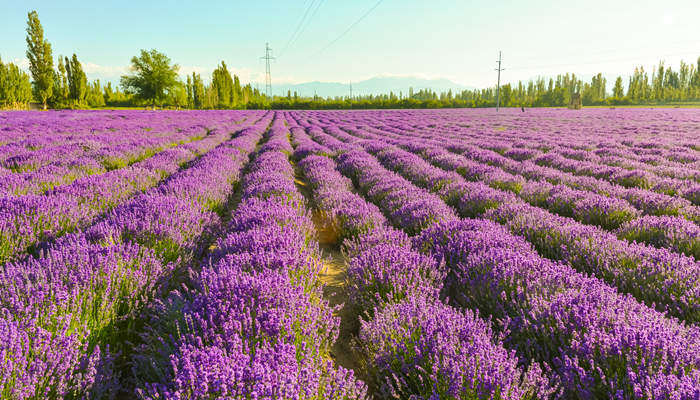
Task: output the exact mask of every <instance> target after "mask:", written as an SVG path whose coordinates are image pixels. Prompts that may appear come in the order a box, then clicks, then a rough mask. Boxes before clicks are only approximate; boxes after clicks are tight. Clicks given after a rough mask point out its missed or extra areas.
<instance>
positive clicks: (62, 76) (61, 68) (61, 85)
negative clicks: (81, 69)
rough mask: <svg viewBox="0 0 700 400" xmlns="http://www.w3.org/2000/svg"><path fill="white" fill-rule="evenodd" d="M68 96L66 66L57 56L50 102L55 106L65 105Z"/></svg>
mask: <svg viewBox="0 0 700 400" xmlns="http://www.w3.org/2000/svg"><path fill="white" fill-rule="evenodd" d="M69 95H70V92H69V88H68V75H67V70H66V65H65V64H64V63H63V57H62V56H58V71H55V75H54V85H53V100H52V102H53V103H55V104H56V105H62V104H65V103H66V102H67V101H68V97H69Z"/></svg>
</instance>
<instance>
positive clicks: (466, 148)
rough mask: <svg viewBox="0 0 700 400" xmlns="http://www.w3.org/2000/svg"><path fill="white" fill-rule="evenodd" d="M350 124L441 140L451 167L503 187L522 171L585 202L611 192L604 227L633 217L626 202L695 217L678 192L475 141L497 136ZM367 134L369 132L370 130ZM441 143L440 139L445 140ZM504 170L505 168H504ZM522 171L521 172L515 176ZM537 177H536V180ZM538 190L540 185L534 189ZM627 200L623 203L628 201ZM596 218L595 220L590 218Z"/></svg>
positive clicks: (514, 186)
mask: <svg viewBox="0 0 700 400" xmlns="http://www.w3.org/2000/svg"><path fill="white" fill-rule="evenodd" d="M353 125H354V124H346V129H349V130H351V131H354V132H356V133H358V134H361V133H360V132H365V134H370V135H371V134H372V133H375V134H377V133H378V134H379V135H380V136H382V137H386V136H388V137H390V138H393V139H398V140H400V139H403V138H404V137H405V136H406V135H409V136H410V137H411V138H412V143H416V142H418V143H421V144H422V145H423V146H424V147H436V146H439V147H442V146H443V145H445V147H446V148H447V149H449V150H450V151H451V152H455V153H458V154H460V155H462V156H464V157H465V158H467V159H462V158H461V157H450V156H452V154H451V153H447V152H443V153H447V154H439V155H437V156H439V157H440V158H442V159H444V161H443V162H445V163H447V164H448V165H450V166H452V167H453V168H457V169H459V170H461V171H463V172H462V173H464V174H467V175H468V176H469V177H470V178H471V179H478V180H484V181H486V182H487V183H489V184H491V185H495V186H500V187H502V188H504V189H508V190H512V191H516V192H517V191H520V190H521V188H522V186H523V185H525V184H526V183H527V182H528V181H527V180H525V179H523V178H522V177H525V178H528V179H531V180H534V181H542V180H546V181H548V182H550V183H552V184H554V185H560V186H559V187H557V188H556V189H558V190H559V191H561V190H565V191H568V193H567V194H568V195H569V196H577V195H578V196H583V197H591V199H590V200H588V202H589V203H590V202H597V203H605V200H607V202H611V200H610V199H609V197H612V198H616V199H619V200H614V201H613V204H611V205H609V206H608V208H613V207H615V208H617V209H616V210H615V211H616V212H617V214H618V215H617V216H616V218H615V219H613V220H612V221H601V222H603V223H604V224H605V226H606V227H613V228H614V227H617V225H619V223H621V222H625V221H628V220H629V219H632V218H635V217H636V216H637V215H638V213H637V212H635V211H634V210H632V209H631V208H632V206H633V207H635V208H637V209H638V210H639V211H641V212H643V213H645V214H650V215H682V216H684V217H685V218H687V219H689V220H691V221H696V222H697V221H700V209H699V208H698V207H696V206H693V205H692V204H691V203H690V201H688V200H686V199H682V198H676V197H671V196H668V195H666V194H660V193H655V192H652V191H649V190H646V189H640V188H626V187H623V186H620V185H616V184H611V183H609V182H607V181H605V180H600V179H597V178H593V177H585V176H578V175H574V174H571V173H569V172H563V171H560V170H557V169H554V168H551V167H547V166H543V165H538V164H535V163H533V162H530V161H528V160H526V159H524V158H523V157H520V156H519V155H518V153H510V152H506V153H505V154H506V155H509V156H510V157H513V159H511V158H509V157H506V156H504V155H502V154H499V153H497V152H495V151H493V150H489V149H488V148H483V147H479V146H478V145H477V144H480V145H483V146H485V147H492V146H489V143H502V140H503V139H500V140H499V141H497V142H496V141H494V142H486V143H485V141H484V140H483V139H481V140H479V141H476V140H465V139H464V138H463V137H451V138H449V139H450V140H449V141H448V142H445V137H441V136H437V135H423V134H421V133H420V132H419V133H416V132H415V131H412V130H410V129H407V128H403V129H399V128H395V127H385V126H381V125H380V126H381V128H382V129H377V128H372V127H363V128H362V129H357V128H355V126H353ZM370 137H371V136H370ZM445 143H446V144H445ZM504 171H505V172H504ZM521 176H522V177H521ZM536 183H539V182H536ZM562 185H566V186H570V187H572V188H573V189H581V190H583V191H581V190H573V191H572V190H568V188H565V187H562ZM584 191H591V192H594V193H597V194H600V195H603V196H605V197H602V196H592V195H591V194H585V192H584ZM540 192H542V190H540ZM628 202H629V203H628ZM594 222H596V221H594Z"/></svg>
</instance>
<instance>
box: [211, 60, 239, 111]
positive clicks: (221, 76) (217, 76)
mask: <svg viewBox="0 0 700 400" xmlns="http://www.w3.org/2000/svg"><path fill="white" fill-rule="evenodd" d="M211 86H212V89H213V90H214V91H215V92H216V98H217V101H216V104H214V105H213V106H214V107H217V108H230V107H232V106H233V105H234V104H233V98H234V94H233V87H234V85H233V79H231V73H230V72H229V71H228V68H227V67H226V63H225V62H223V61H222V62H221V65H219V66H217V67H216V69H215V70H214V72H213V73H212V78H211Z"/></svg>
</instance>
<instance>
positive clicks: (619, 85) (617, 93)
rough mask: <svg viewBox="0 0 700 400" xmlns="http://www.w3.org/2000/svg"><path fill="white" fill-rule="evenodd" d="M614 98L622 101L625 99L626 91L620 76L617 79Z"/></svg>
mask: <svg viewBox="0 0 700 400" xmlns="http://www.w3.org/2000/svg"><path fill="white" fill-rule="evenodd" d="M613 97H615V98H618V99H621V98H623V97H625V93H624V89H623V88H622V77H621V76H618V77H617V79H615V87H614V88H613Z"/></svg>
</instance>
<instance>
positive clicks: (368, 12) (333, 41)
mask: <svg viewBox="0 0 700 400" xmlns="http://www.w3.org/2000/svg"><path fill="white" fill-rule="evenodd" d="M383 1H384V0H379V1H378V2H377V3H376V4H374V6H372V8H370V9H369V10H367V12H365V13H364V14H362V16H361V17H360V18H359V19H358V20H357V21H355V22H353V23H352V24H351V25H350V26H349V27H348V29H346V30H345V31H343V33H341V34H340V35H339V36H338V37H337V38H335V39H333V40H331V42H330V43H328V44H327V45H326V46H325V47H324V48H322V49H321V50H319V51H318V53H316V55H319V54H321V53H323V52H324V51H326V49H327V48H329V47H331V46H333V45H334V44H335V43H336V42H337V41H338V40H340V39H342V37H343V36H345V35H346V34H347V33H348V32H350V30H352V28H354V27H355V25H357V24H359V23H360V22H362V20H363V19H365V18H366V17H367V16H368V15H369V14H370V13H371V12H372V11H374V9H375V8H377V7H379V5H380V4H381V3H382V2H383Z"/></svg>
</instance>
